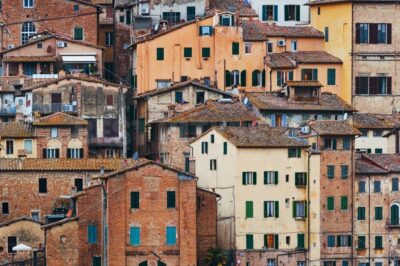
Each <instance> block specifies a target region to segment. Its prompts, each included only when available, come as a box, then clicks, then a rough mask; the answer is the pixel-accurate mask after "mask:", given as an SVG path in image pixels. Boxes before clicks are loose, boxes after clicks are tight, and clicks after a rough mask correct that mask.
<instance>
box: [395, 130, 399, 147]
mask: <svg viewBox="0 0 400 266" xmlns="http://www.w3.org/2000/svg"><path fill="white" fill-rule="evenodd" d="M394 134H395V143H396V148H395V153H397V154H398V153H399V129H398V128H397V127H396V128H395V133H394Z"/></svg>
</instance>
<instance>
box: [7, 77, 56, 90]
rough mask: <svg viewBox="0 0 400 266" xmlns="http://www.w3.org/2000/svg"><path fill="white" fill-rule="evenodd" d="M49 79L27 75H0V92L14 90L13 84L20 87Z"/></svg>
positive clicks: (41, 82)
mask: <svg viewBox="0 0 400 266" xmlns="http://www.w3.org/2000/svg"><path fill="white" fill-rule="evenodd" d="M50 80H51V79H38V78H32V77H27V76H9V77H0V93H1V92H15V91H16V90H15V87H14V86H21V89H23V88H26V87H30V86H34V85H38V84H43V83H45V82H49V81H50Z"/></svg>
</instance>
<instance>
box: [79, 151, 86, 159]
mask: <svg viewBox="0 0 400 266" xmlns="http://www.w3.org/2000/svg"><path fill="white" fill-rule="evenodd" d="M84 157H85V156H84V150H83V149H79V158H81V159H82V158H84Z"/></svg>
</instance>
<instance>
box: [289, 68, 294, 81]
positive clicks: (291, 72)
mask: <svg viewBox="0 0 400 266" xmlns="http://www.w3.org/2000/svg"><path fill="white" fill-rule="evenodd" d="M289 80H293V70H290V71H289Z"/></svg>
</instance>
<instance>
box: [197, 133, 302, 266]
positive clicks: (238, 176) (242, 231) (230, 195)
mask: <svg viewBox="0 0 400 266" xmlns="http://www.w3.org/2000/svg"><path fill="white" fill-rule="evenodd" d="M191 146H192V148H193V157H194V158H195V169H196V175H197V176H198V178H199V180H198V186H199V187H201V188H204V189H207V190H212V191H215V192H216V193H218V194H219V195H221V200H220V201H218V216H217V224H218V230H217V231H218V241H219V243H218V244H219V246H220V247H222V248H223V249H234V250H235V251H236V254H235V259H236V261H237V264H236V265H249V264H247V263H250V265H267V264H268V265H278V264H277V261H276V258H277V256H278V255H279V257H280V260H282V261H284V264H290V265H296V263H297V262H300V263H302V262H305V260H306V253H307V249H308V246H307V242H308V233H307V232H308V231H309V230H308V220H307V219H308V215H307V213H308V208H307V206H308V203H307V202H308V200H307V179H308V176H309V173H308V156H307V151H306V148H307V144H306V142H302V141H300V140H299V139H296V138H290V137H288V136H287V135H286V134H284V130H283V129H271V128H268V127H223V128H222V127H213V128H211V129H210V130H208V131H207V132H206V133H204V134H203V135H202V136H200V137H199V138H198V139H196V140H195V141H193V142H192V143H191ZM282 191H284V192H285V193H282ZM290 253H293V254H291V256H288V254H290ZM297 265H299V264H297Z"/></svg>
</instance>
